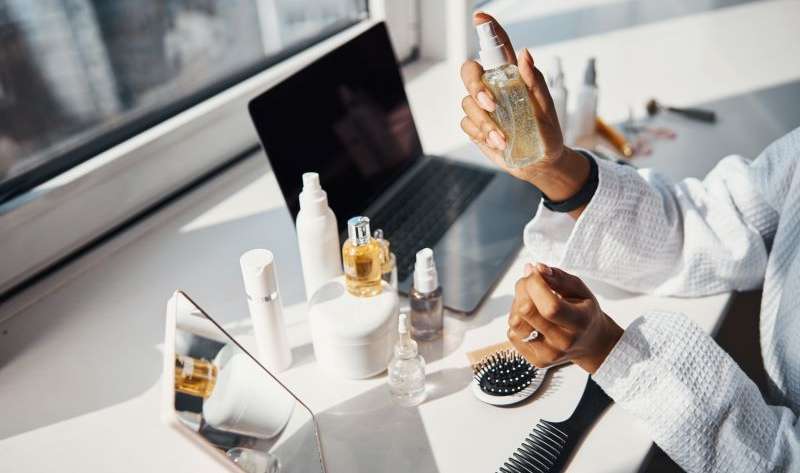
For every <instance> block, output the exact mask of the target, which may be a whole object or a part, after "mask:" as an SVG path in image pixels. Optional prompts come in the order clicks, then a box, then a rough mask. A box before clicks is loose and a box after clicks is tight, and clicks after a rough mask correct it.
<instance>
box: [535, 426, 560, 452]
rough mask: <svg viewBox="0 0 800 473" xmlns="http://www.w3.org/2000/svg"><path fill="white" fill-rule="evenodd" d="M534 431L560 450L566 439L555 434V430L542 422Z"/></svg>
mask: <svg viewBox="0 0 800 473" xmlns="http://www.w3.org/2000/svg"><path fill="white" fill-rule="evenodd" d="M534 433H536V434H538V436H539V437H541V438H543V439H544V440H546V441H547V443H548V444H550V445H552V446H553V447H555V448H556V449H559V450H560V449H561V447H562V446H563V445H564V441H563V440H562V439H561V437H558V436H556V435H554V434H553V432H551V431H550V430H547V429H546V428H545V427H543V426H542V424H541V423H540V424H538V425H537V426H536V429H534Z"/></svg>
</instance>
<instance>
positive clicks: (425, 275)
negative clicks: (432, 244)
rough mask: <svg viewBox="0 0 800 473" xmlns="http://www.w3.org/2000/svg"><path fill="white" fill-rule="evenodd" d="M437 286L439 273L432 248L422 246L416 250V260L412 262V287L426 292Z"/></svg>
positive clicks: (433, 289)
mask: <svg viewBox="0 0 800 473" xmlns="http://www.w3.org/2000/svg"><path fill="white" fill-rule="evenodd" d="M437 287H439V275H438V273H437V272H436V262H435V261H434V259H433V250H432V249H430V248H423V249H421V250H419V251H418V252H417V261H416V263H415V264H414V289H416V290H417V291H419V292H421V293H423V294H427V293H429V292H433V291H435V290H436V288H437Z"/></svg>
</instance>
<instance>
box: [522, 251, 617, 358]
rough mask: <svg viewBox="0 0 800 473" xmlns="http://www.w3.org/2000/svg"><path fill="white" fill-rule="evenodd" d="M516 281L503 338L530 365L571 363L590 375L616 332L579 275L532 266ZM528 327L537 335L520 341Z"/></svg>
mask: <svg viewBox="0 0 800 473" xmlns="http://www.w3.org/2000/svg"><path fill="white" fill-rule="evenodd" d="M526 273H527V274H526V276H525V277H523V278H522V279H520V280H519V281H517V285H516V290H515V294H514V302H513V303H512V306H511V313H510V314H509V320H508V326H509V328H508V339H509V340H510V341H511V343H512V344H513V345H514V347H515V348H516V349H517V351H519V352H520V353H521V354H522V355H523V356H524V357H525V358H526V359H527V360H528V361H530V362H531V363H532V364H533V365H534V366H536V367H539V368H544V367H547V366H552V365H555V364H559V363H562V362H564V361H572V362H574V363H575V364H577V365H578V366H580V367H581V368H583V369H584V370H586V371H587V372H589V373H594V372H595V371H597V369H598V368H599V367H600V365H601V364H602V363H603V361H604V360H605V359H606V356H607V355H608V354H609V353H610V352H611V350H612V349H613V348H614V346H615V345H616V344H617V342H618V341H619V339H620V337H621V336H622V333H623V330H622V328H621V327H620V326H619V325H617V324H616V323H615V322H614V321H613V320H612V319H611V317H609V316H608V315H606V314H605V313H604V312H603V311H602V310H601V309H600V305H599V304H598V303H597V299H596V298H595V297H594V295H593V294H592V292H591V291H590V290H589V288H587V287H586V285H585V284H584V283H583V281H581V280H580V278H578V277H576V276H573V275H571V274H568V273H566V272H565V271H562V270H560V269H557V268H551V267H549V266H545V265H544V264H541V263H539V264H537V265H536V268H532V267H528V268H526ZM533 330H536V331H538V333H539V335H538V337H536V338H535V339H533V340H530V341H525V339H526V338H527V337H529V335H530V334H531V332H532V331H533Z"/></svg>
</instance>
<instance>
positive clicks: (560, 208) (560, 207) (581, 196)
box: [542, 149, 599, 213]
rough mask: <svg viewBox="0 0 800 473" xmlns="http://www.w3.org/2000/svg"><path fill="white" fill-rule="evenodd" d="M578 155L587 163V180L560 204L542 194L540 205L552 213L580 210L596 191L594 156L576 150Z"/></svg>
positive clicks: (596, 179)
mask: <svg viewBox="0 0 800 473" xmlns="http://www.w3.org/2000/svg"><path fill="white" fill-rule="evenodd" d="M576 151H577V152H578V154H580V155H581V156H583V157H584V158H586V159H587V160H588V161H589V178H588V179H586V182H585V183H584V184H583V187H581V189H580V190H579V191H578V192H576V193H575V195H573V196H572V197H570V198H569V199H567V200H562V201H561V202H555V201H552V200H550V199H548V198H547V196H545V195H544V194H542V204H543V205H544V206H545V207H546V208H547V209H548V210H551V211H553V212H564V213H566V212H572V211H573V210H575V209H577V208H580V207H581V206H583V205H585V204H587V203H588V202H589V201H590V200H592V197H593V196H594V193H595V191H596V190H597V184H598V182H599V178H598V171H597V161H595V158H594V156H592V155H591V154H589V153H588V152H586V151H584V150H581V149H579V150H576Z"/></svg>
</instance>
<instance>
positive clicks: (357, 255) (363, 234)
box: [342, 217, 384, 297]
mask: <svg viewBox="0 0 800 473" xmlns="http://www.w3.org/2000/svg"><path fill="white" fill-rule="evenodd" d="M347 234H348V237H349V238H348V239H347V241H345V242H344V245H343V246H342V263H343V264H344V275H345V283H346V286H347V291H348V292H349V293H350V294H353V295H354V296H358V297H371V296H377V295H378V294H380V293H381V290H382V289H383V286H382V279H381V276H382V275H383V254H384V248H383V245H382V244H380V243H379V242H378V241H377V240H375V239H374V238H372V237H371V236H370V232H369V218H367V217H353V218H351V219H350V220H348V221H347Z"/></svg>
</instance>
